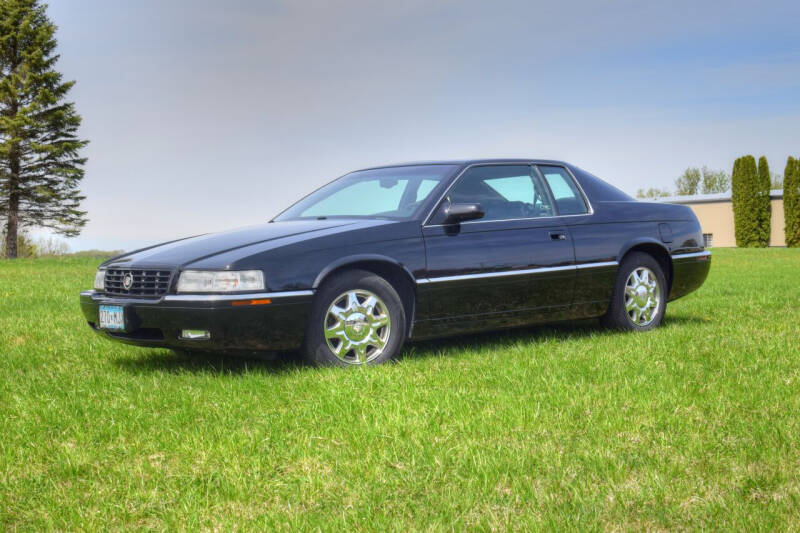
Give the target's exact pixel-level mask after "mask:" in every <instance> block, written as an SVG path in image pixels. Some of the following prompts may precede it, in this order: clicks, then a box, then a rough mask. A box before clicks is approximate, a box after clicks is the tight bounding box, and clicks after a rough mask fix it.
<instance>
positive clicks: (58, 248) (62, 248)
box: [0, 232, 69, 257]
mask: <svg viewBox="0 0 800 533" xmlns="http://www.w3.org/2000/svg"><path fill="white" fill-rule="evenodd" d="M0 238H2V241H0V257H5V242H6V239H5V233H2V234H0ZM63 255H69V245H68V244H67V243H66V242H64V241H62V240H60V239H56V238H55V237H40V238H38V239H33V238H31V236H30V235H28V234H27V233H24V232H21V233H19V234H18V235H17V257H56V256H63Z"/></svg>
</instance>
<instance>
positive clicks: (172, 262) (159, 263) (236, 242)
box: [103, 219, 389, 268]
mask: <svg viewBox="0 0 800 533" xmlns="http://www.w3.org/2000/svg"><path fill="white" fill-rule="evenodd" d="M386 223H389V221H386V220H374V219H370V220H362V219H346V220H341V219H339V220H337V219H332V220H298V221H286V222H271V223H266V224H259V225H257V226H248V227H245V228H239V229H235V230H231V231H225V232H221V233H210V234H206V235H198V236H195V237H188V238H185V239H179V240H176V241H170V242H165V243H162V244H157V245H155V246H151V247H148V248H142V249H140V250H135V251H133V252H129V253H126V254H124V255H121V256H118V257H115V258H113V259H110V260H108V261H106V262H105V263H104V264H103V266H107V267H112V268H113V267H121V268H165V267H183V266H186V265H189V264H191V263H194V262H197V261H200V260H202V259H207V258H209V257H213V256H215V255H220V254H225V253H228V252H231V251H234V250H237V249H239V248H245V247H249V246H253V245H258V244H263V245H264V249H268V248H272V247H277V246H282V245H286V244H292V243H295V242H298V241H300V240H305V239H308V238H313V237H316V236H319V235H320V234H324V233H328V232H331V231H333V232H339V231H347V230H351V229H361V228H367V227H371V226H375V225H381V224H386Z"/></svg>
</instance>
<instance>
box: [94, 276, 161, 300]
mask: <svg viewBox="0 0 800 533" xmlns="http://www.w3.org/2000/svg"><path fill="white" fill-rule="evenodd" d="M128 274H130V276H131V278H132V280H131V281H132V283H131V284H130V287H128V288H125V278H126V276H127V275H128ZM170 279H172V271H170V270H134V269H131V270H125V269H109V270H107V271H106V281H105V292H106V294H114V295H117V296H138V297H143V298H158V297H160V296H163V295H165V294H167V291H168V290H169V282H170Z"/></svg>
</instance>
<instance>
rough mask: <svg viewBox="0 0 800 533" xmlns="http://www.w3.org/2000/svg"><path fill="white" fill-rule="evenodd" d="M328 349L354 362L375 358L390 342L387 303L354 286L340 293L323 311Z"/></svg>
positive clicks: (347, 360) (361, 362)
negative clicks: (326, 309)
mask: <svg viewBox="0 0 800 533" xmlns="http://www.w3.org/2000/svg"><path fill="white" fill-rule="evenodd" d="M323 326H324V329H325V340H326V341H327V343H328V348H330V349H331V351H332V352H333V353H334V355H336V357H338V358H339V359H341V360H342V361H344V362H345V363H349V364H353V365H363V364H366V363H368V362H370V361H372V360H373V359H375V358H376V357H378V356H379V355H380V354H381V353H382V352H383V349H384V348H385V347H386V343H387V342H388V341H389V333H390V330H391V320H390V319H389V312H388V311H387V307H386V304H384V303H383V301H382V300H381V299H380V298H378V296H376V295H375V294H373V293H371V292H369V291H366V290H362V289H355V290H350V291H347V292H345V293H343V294H340V295H339V296H338V297H336V298H335V299H334V300H333V303H332V304H331V306H330V307H329V308H328V312H327V313H326V314H325V323H324V324H323Z"/></svg>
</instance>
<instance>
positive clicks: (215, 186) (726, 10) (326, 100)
mask: <svg viewBox="0 0 800 533" xmlns="http://www.w3.org/2000/svg"><path fill="white" fill-rule="evenodd" d="M49 15H50V17H51V18H52V20H53V21H54V22H55V24H56V25H57V26H58V28H59V29H58V32H57V39H58V42H59V47H58V52H59V53H60V54H61V59H60V61H59V63H58V69H59V70H60V71H61V72H63V74H64V76H65V78H66V79H74V80H76V82H77V83H76V85H75V87H74V88H73V90H72V91H71V93H70V95H69V96H70V99H71V100H72V101H74V102H75V103H76V108H77V110H78V112H79V113H80V114H81V115H82V116H83V124H82V127H81V133H82V136H83V137H84V138H86V139H88V140H89V141H90V145H89V146H88V148H87V149H86V151H85V155H86V156H87V157H88V163H87V165H86V177H85V179H84V181H83V182H82V191H83V193H84V194H85V195H86V197H87V198H86V200H85V202H84V204H83V206H84V209H86V210H87V211H88V217H89V223H88V224H87V226H86V227H85V229H84V231H83V233H82V234H81V235H80V236H79V237H76V238H72V239H67V240H66V241H67V243H68V244H69V246H70V248H71V249H72V250H74V251H77V250H82V249H90V248H93V249H107V250H110V249H125V250H130V249H133V248H136V247H140V246H145V245H148V244H152V243H155V242H160V241H164V240H169V239H174V238H178V237H182V236H188V235H195V234H200V233H207V232H212V231H221V230H225V229H230V228H234V227H238V226H245V225H250V224H257V223H260V222H263V221H266V220H269V219H270V218H271V217H272V216H274V215H275V214H277V213H278V212H280V211H282V210H283V208H285V207H287V206H288V205H290V204H291V203H293V202H294V201H296V200H297V199H299V198H300V197H302V196H304V195H305V194H306V193H308V192H310V191H312V190H313V189H315V188H316V187H318V186H320V185H321V184H323V183H326V182H328V181H330V180H331V179H333V178H335V177H337V176H339V175H342V174H344V173H346V172H348V171H350V170H355V169H358V168H363V167H367V166H374V165H379V164H388V163H396V162H402V161H415V160H429V159H462V158H484V157H531V158H551V159H561V160H566V161H569V162H571V163H574V164H576V165H578V166H580V167H582V168H584V169H586V170H589V171H590V172H592V173H594V174H596V175H598V176H600V177H602V178H603V179H605V180H606V181H608V182H610V183H612V184H614V185H616V186H618V187H620V188H622V189H623V190H625V191H627V192H629V193H631V194H633V193H635V191H636V190H637V189H639V188H648V187H661V188H671V187H672V186H673V182H674V180H675V178H676V177H678V176H679V175H680V174H681V173H682V172H683V170H684V169H685V168H686V167H688V166H703V165H707V166H708V167H709V168H714V169H725V170H727V171H729V172H730V169H731V167H732V165H733V161H734V159H735V158H736V157H738V156H740V155H744V154H750V153H751V154H754V155H756V157H758V156H760V155H766V156H767V158H768V159H769V162H770V164H771V167H772V170H773V172H777V173H782V172H783V166H784V164H785V161H786V158H787V156H789V155H795V156H798V155H800V2H797V1H780V2H768V1H767V2H763V1H762V2H737V1H735V0H729V1H725V2H714V1H708V2H696V1H691V2H683V1H673V2H641V1H616V2H612V1H597V0H592V1H580V2H577V1H576V2H573V1H561V2H534V1H520V2H517V1H509V2H506V1H493V2H486V1H472V0H460V1H435V0H420V1H416V0H412V1H408V2H377V1H366V0H358V1H352V2H326V1H297V0H296V1H270V0H262V1H237V0H228V1H225V2H219V1H209V0H192V1H181V0H160V1H155V0H141V1H136V2H122V1H116V2H109V1H108V0H51V1H50V7H49ZM35 234H37V235H39V234H38V233H35Z"/></svg>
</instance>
